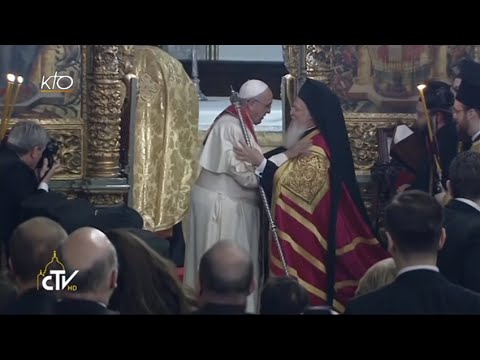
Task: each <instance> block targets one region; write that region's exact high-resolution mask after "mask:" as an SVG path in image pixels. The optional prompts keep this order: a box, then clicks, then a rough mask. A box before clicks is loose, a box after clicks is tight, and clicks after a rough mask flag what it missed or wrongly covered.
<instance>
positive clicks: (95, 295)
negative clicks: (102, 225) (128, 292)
mask: <svg viewBox="0 0 480 360" xmlns="http://www.w3.org/2000/svg"><path fill="white" fill-rule="evenodd" d="M60 256H61V260H62V262H63V264H64V265H65V270H66V271H67V276H69V274H72V273H73V272H75V271H76V270H78V273H77V275H76V276H75V278H74V279H73V280H72V283H73V284H75V285H76V286H77V290H76V291H75V292H69V291H65V292H64V293H63V294H62V296H63V297H68V298H77V299H84V300H90V301H97V302H101V303H103V304H105V305H108V303H109V299H110V297H111V295H112V293H113V291H114V289H115V288H116V287H117V274H118V260H117V253H116V251H115V248H114V246H113V245H112V243H111V242H110V240H109V239H108V238H107V236H106V235H105V234H104V233H103V232H101V231H100V230H97V229H94V228H89V227H83V228H80V229H78V230H75V231H74V232H72V233H71V234H70V236H69V237H68V238H67V240H66V241H65V242H64V243H63V244H62V246H61V247H60Z"/></svg>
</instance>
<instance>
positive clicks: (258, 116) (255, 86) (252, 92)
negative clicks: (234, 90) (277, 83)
mask: <svg viewBox="0 0 480 360" xmlns="http://www.w3.org/2000/svg"><path fill="white" fill-rule="evenodd" d="M238 96H239V98H240V103H241V104H243V105H244V106H245V108H246V109H247V111H248V113H249V115H250V117H251V118H252V121H253V123H254V124H255V125H258V124H260V123H261V122H262V120H263V118H264V117H265V115H266V114H270V111H271V110H272V102H273V93H272V90H270V88H269V87H268V85H267V84H265V83H264V82H263V81H260V80H256V79H252V80H248V81H246V82H245V83H244V84H243V85H242V86H241V87H240V91H239V93H238Z"/></svg>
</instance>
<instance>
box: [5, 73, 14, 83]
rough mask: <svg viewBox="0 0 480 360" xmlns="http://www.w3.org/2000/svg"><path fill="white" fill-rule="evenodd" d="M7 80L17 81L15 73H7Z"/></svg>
mask: <svg viewBox="0 0 480 360" xmlns="http://www.w3.org/2000/svg"><path fill="white" fill-rule="evenodd" d="M7 80H8V81H9V82H14V81H15V75H13V74H8V75H7Z"/></svg>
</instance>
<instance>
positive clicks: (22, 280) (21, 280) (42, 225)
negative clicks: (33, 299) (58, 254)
mask: <svg viewBox="0 0 480 360" xmlns="http://www.w3.org/2000/svg"><path fill="white" fill-rule="evenodd" d="M66 239H67V233H66V232H65V230H64V229H63V228H62V227H61V226H60V225H59V224H57V223H56V222H54V221H53V220H50V219H48V218H44V217H35V218H32V219H30V220H27V221H25V222H23V223H22V224H20V225H19V226H18V227H17V228H16V229H15V231H14V232H13V234H12V236H11V238H10V258H9V268H10V272H11V273H12V275H13V277H14V278H15V281H16V282H17V285H18V287H19V290H20V291H22V290H28V289H30V288H34V287H35V288H36V286H37V275H38V274H39V272H40V270H42V269H44V267H45V266H46V265H47V264H48V263H49V262H50V260H51V259H52V256H53V252H54V251H55V250H57V248H58V247H59V246H60V245H61V244H62V243H63V242H64V241H65V240H66Z"/></svg>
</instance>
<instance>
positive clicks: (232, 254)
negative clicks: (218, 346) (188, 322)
mask: <svg viewBox="0 0 480 360" xmlns="http://www.w3.org/2000/svg"><path fill="white" fill-rule="evenodd" d="M199 280H200V294H199V297H198V302H199V305H200V308H199V309H198V310H197V311H196V312H194V314H218V315H220V314H223V315H227V314H245V311H246V308H247V297H248V296H249V295H250V294H251V293H253V291H254V290H255V288H256V283H255V279H254V276H253V260H252V258H251V256H250V255H249V253H248V251H247V250H246V249H245V248H243V247H241V246H239V245H237V244H236V243H233V242H229V241H224V240H222V241H219V242H217V243H216V244H215V245H213V246H212V247H211V248H210V249H209V250H207V252H206V253H205V254H204V255H203V256H202V259H201V260H200V268H199Z"/></svg>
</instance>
